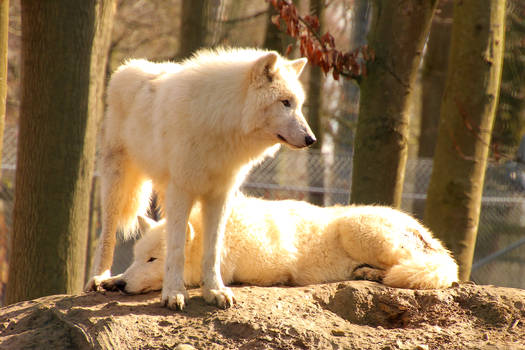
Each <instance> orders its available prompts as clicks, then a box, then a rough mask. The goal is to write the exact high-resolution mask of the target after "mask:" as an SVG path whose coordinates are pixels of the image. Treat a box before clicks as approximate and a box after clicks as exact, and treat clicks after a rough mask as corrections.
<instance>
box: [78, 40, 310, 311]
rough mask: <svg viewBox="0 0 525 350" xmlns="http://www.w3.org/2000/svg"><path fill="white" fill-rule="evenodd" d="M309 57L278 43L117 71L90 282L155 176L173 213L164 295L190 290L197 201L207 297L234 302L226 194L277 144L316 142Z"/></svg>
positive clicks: (174, 302)
mask: <svg viewBox="0 0 525 350" xmlns="http://www.w3.org/2000/svg"><path fill="white" fill-rule="evenodd" d="M305 64H306V59H298V60H293V61H289V60H287V59H284V58H282V57H281V56H279V55H278V54H277V53H275V52H269V51H263V50H256V49H231V50H226V49H220V50H216V51H210V50H204V51H200V52H198V53H197V54H196V55H195V56H194V57H193V58H191V59H189V60H187V61H184V62H182V63H180V64H175V63H162V64H155V63H151V62H148V61H144V60H133V61H130V62H128V63H127V64H125V65H123V66H122V67H120V68H119V69H118V70H117V71H116V72H115V73H114V74H113V76H112V78H111V81H110V83H109V87H108V96H107V97H108V108H107V115H106V118H105V120H104V125H103V135H102V166H101V191H102V234H101V237H100V240H99V243H98V247H97V251H96V253H95V261H94V267H93V274H92V275H93V277H92V279H91V280H90V281H89V282H88V285H87V286H86V289H87V290H96V289H99V287H100V282H101V281H102V280H103V279H105V278H107V277H109V276H110V272H109V269H110V267H111V264H112V261H113V251H114V248H115V240H116V237H115V235H116V230H117V228H122V229H124V230H125V231H128V232H129V231H130V229H131V228H133V226H134V224H135V223H136V217H137V214H139V213H141V212H144V211H145V209H146V207H147V205H148V203H149V201H148V199H149V196H150V193H151V184H153V187H154V188H155V189H156V191H158V192H159V197H160V199H161V203H162V204H163V207H164V212H165V215H166V218H167V240H166V241H167V255H166V262H165V278H164V283H163V287H162V296H161V301H162V302H163V303H164V304H165V305H166V306H168V307H169V308H172V309H182V308H183V307H184V305H185V302H186V300H187V298H188V294H187V292H186V289H185V287H184V278H183V276H184V243H185V238H186V235H185V233H186V226H187V222H188V217H189V215H190V211H191V208H192V207H193V204H194V203H195V202H196V201H199V202H201V204H202V212H203V226H204V228H203V249H204V253H203V257H202V272H203V273H202V293H203V297H204V299H205V300H206V301H207V302H209V303H216V304H217V305H218V306H220V307H227V306H230V305H231V304H233V302H234V297H233V294H232V292H231V290H230V289H229V288H226V287H225V286H224V283H223V281H222V278H221V276H220V264H221V262H220V253H221V245H222V238H223V232H224V225H225V220H226V216H227V214H228V201H229V196H230V194H231V193H232V191H233V190H234V189H236V187H237V186H238V184H239V183H240V182H241V181H242V180H243V179H244V177H245V175H246V173H247V172H248V170H249V169H250V168H251V166H252V165H253V164H254V163H255V162H257V161H259V160H260V159H261V158H263V156H264V155H265V154H268V153H272V152H275V151H276V150H277V148H278V147H279V143H284V144H287V145H289V146H291V147H293V148H302V147H306V146H309V145H310V144H312V143H313V142H315V136H314V135H313V134H312V131H311V130H310V128H309V126H308V124H307V123H306V121H305V119H304V117H303V115H302V112H301V107H302V104H303V102H304V92H303V90H302V87H301V84H300V82H299V80H298V77H299V75H300V73H301V71H302V70H303V67H304V65H305ZM273 146H275V147H273Z"/></svg>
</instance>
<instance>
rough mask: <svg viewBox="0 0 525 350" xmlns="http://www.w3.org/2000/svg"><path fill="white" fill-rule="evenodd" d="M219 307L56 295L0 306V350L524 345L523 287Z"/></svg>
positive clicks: (339, 294) (340, 286)
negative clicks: (170, 307) (180, 309)
mask: <svg viewBox="0 0 525 350" xmlns="http://www.w3.org/2000/svg"><path fill="white" fill-rule="evenodd" d="M233 289H234V292H235V295H236V298H237V304H236V305H235V306H234V307H233V308H230V309H227V310H220V309H217V308H215V307H212V306H209V305H207V304H205V302H204V301H203V299H202V298H201V297H200V290H199V289H195V290H191V291H190V296H191V299H190V301H189V303H188V307H187V308H186V309H185V310H184V311H183V312H174V311H171V310H168V309H166V308H164V307H162V306H161V305H160V302H159V298H160V297H159V293H158V292H156V293H149V294H145V295H136V296H129V295H121V294H118V293H109V292H108V293H106V294H100V293H89V294H82V295H76V296H69V295H57V296H49V297H45V298H40V299H37V300H33V301H28V302H22V303H18V304H14V305H10V306H7V307H4V308H2V309H0V349H92V348H95V349H174V348H175V349H179V350H183V349H193V348H196V349H378V350H379V349H380V350H388V349H525V290H521V289H512V288H498V287H494V286H476V285H470V284H461V285H456V286H454V287H452V288H449V289H446V290H430V291H414V290H405V289H394V288H389V287H385V286H383V285H380V284H376V283H373V282H365V281H350V282H343V283H333V284H326V285H316V286H309V287H301V288H286V287H272V288H261V287H244V286H240V287H234V288H233Z"/></svg>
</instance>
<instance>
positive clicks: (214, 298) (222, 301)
mask: <svg viewBox="0 0 525 350" xmlns="http://www.w3.org/2000/svg"><path fill="white" fill-rule="evenodd" d="M202 296H203V297H204V300H206V302H207V303H208V304H213V305H217V306H218V307H220V308H222V309H226V308H229V307H231V306H233V304H235V303H236V300H235V296H234V295H233V292H232V290H231V289H230V288H226V287H223V288H220V289H207V288H204V287H203V288H202Z"/></svg>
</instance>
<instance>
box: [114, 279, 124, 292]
mask: <svg viewBox="0 0 525 350" xmlns="http://www.w3.org/2000/svg"><path fill="white" fill-rule="evenodd" d="M115 287H117V289H118V290H120V291H123V292H124V290H125V289H126V281H124V280H118V281H116V282H115Z"/></svg>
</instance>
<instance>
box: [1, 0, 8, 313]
mask: <svg viewBox="0 0 525 350" xmlns="http://www.w3.org/2000/svg"><path fill="white" fill-rule="evenodd" d="M0 1H1V3H0V171H1V165H2V149H3V140H4V125H5V111H6V102H7V34H8V30H9V0H0ZM7 242H8V240H7V229H6V226H5V223H4V205H3V203H0V305H2V304H3V303H2V300H3V296H4V288H5V285H6V283H7V257H8V253H7V252H8V251H7V249H8V247H7Z"/></svg>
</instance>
